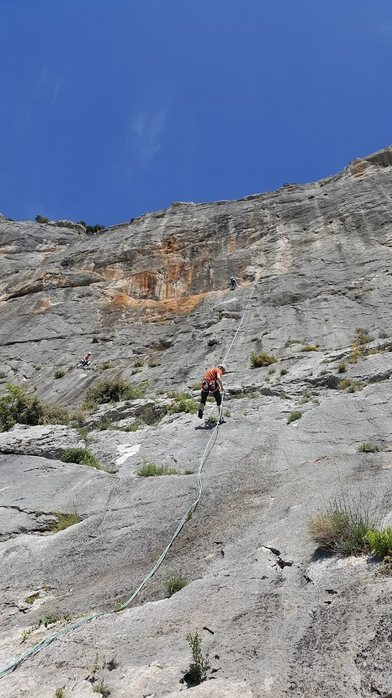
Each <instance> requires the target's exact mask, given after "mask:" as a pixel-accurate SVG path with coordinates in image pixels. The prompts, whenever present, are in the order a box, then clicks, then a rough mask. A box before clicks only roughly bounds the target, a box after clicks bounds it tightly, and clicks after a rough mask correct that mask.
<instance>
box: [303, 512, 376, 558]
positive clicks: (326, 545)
mask: <svg viewBox="0 0 392 698" xmlns="http://www.w3.org/2000/svg"><path fill="white" fill-rule="evenodd" d="M308 529H309V533H310V536H311V538H312V539H313V540H314V541H315V543H317V544H318V546H319V547H320V548H321V549H322V550H324V551H326V552H332V553H338V554H340V555H344V556H348V555H360V554H361V553H363V552H365V551H366V549H368V543H367V540H366V534H367V532H368V530H369V522H368V517H367V515H364V514H361V513H360V512H353V511H350V510H346V509H344V508H343V507H341V506H339V505H336V507H334V508H332V509H331V510H330V511H327V512H325V513H321V512H318V513H316V514H314V515H313V516H312V517H311V519H310V521H309V525H308Z"/></svg>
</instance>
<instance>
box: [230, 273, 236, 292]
mask: <svg viewBox="0 0 392 698" xmlns="http://www.w3.org/2000/svg"><path fill="white" fill-rule="evenodd" d="M230 288H231V290H232V291H234V289H235V288H237V279H236V278H235V276H233V275H231V277H230Z"/></svg>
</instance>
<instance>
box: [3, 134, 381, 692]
mask: <svg viewBox="0 0 392 698" xmlns="http://www.w3.org/2000/svg"><path fill="white" fill-rule="evenodd" d="M391 184H392V148H387V149H386V150H384V151H381V152H380V153H375V154H373V155H371V156H369V157H368V158H364V159H360V160H355V161H354V162H353V163H351V164H350V165H349V166H348V167H347V169H346V170H345V171H344V172H342V173H339V174H338V175H336V176H333V177H330V178H328V179H325V180H322V181H320V182H317V183H313V184H308V185H294V184H293V185H286V186H284V187H283V188H281V189H280V190H279V191H277V192H268V193H265V194H257V195H254V196H249V197H247V198H245V199H243V200H241V201H235V202H231V201H223V202H215V203H212V204H197V205H196V204H185V203H177V204H173V205H172V206H171V207H170V208H169V209H168V210H166V211H160V212H157V213H152V214H147V215H145V216H141V217H140V218H139V219H136V220H135V221H133V222H132V223H124V224H121V225H118V226H114V227H112V228H109V229H107V230H105V231H102V232H101V233H99V234H97V235H93V236H92V235H88V234H87V233H86V232H85V231H84V230H75V229H72V228H69V227H63V228H60V227H53V226H49V225H47V224H38V223H33V222H30V221H24V222H20V223H19V222H12V221H8V220H6V219H4V218H2V217H0V272H1V273H0V320H1V323H0V356H1V366H0V375H1V376H2V377H1V379H0V386H2V389H3V390H4V387H5V384H6V383H7V382H11V383H16V384H20V385H24V386H26V389H27V391H28V393H29V394H30V393H31V394H33V393H36V394H38V395H39V396H40V397H42V399H44V400H47V401H49V402H51V403H60V404H62V405H67V406H69V407H70V408H71V409H75V408H77V407H79V406H80V405H81V404H82V402H83V400H84V397H85V394H86V390H87V389H88V388H89V387H94V386H96V385H97V384H98V383H99V382H101V381H102V380H104V379H108V380H114V379H117V378H122V379H124V380H127V381H129V382H130V383H131V384H132V385H135V386H137V385H140V384H143V385H144V387H145V390H146V397H145V398H144V399H138V400H135V401H132V400H131V401H125V402H124V401H123V402H121V403H118V404H116V405H107V406H101V407H100V408H99V410H98V411H97V412H94V413H93V414H92V415H90V416H86V418H85V420H86V424H85V429H84V431H83V430H82V431H81V430H80V428H79V426H78V424H77V423H72V424H71V425H69V426H62V425H44V426H32V427H26V426H17V427H15V428H13V429H12V430H11V431H9V432H3V433H1V434H0V585H1V590H2V593H1V598H0V619H1V623H0V671H1V670H2V669H4V668H5V667H6V666H8V664H10V663H11V662H13V661H15V660H17V659H18V658H19V657H21V656H22V655H23V654H24V653H25V652H28V651H29V650H30V649H31V648H33V647H34V646H35V645H36V644H37V643H38V642H39V641H40V640H41V639H43V638H45V637H48V636H50V635H52V634H53V633H55V632H58V631H59V630H61V629H63V628H66V627H69V626H70V625H71V624H72V623H73V622H77V621H78V620H79V619H81V618H83V617H84V616H88V615H89V614H91V613H94V612H95V611H112V610H115V609H116V608H117V607H116V603H117V604H118V603H119V604H123V603H124V602H125V601H126V600H127V599H129V598H130V596H131V594H132V593H133V592H134V591H135V589H137V587H138V586H139V585H140V583H141V582H142V580H143V579H144V578H145V577H146V575H147V574H148V573H149V571H150V570H152V569H153V567H154V565H155V563H156V561H157V560H158V559H159V557H160V555H161V553H162V551H163V550H164V549H165V547H166V546H167V544H168V542H169V541H170V539H171V537H172V534H173V533H174V531H175V530H176V528H177V526H178V524H179V522H180V521H181V519H182V517H183V516H184V515H185V514H186V512H187V510H188V509H189V507H190V506H191V505H192V503H193V502H194V501H195V497H196V493H197V471H198V469H199V467H200V464H201V463H202V462H203V460H204V456H205V454H206V448H208V443H209V439H212V441H213V448H212V450H211V452H209V455H208V458H207V459H206V462H205V464H204V469H203V475H202V484H203V490H202V496H201V500H200V503H199V505H198V507H197V508H196V510H195V512H194V513H193V515H192V516H191V517H189V518H188V520H187V522H186V524H185V526H184V527H183V529H182V531H181V533H180V535H179V536H178V538H176V540H175V541H174V543H173V545H172V547H171V548H170V550H169V552H168V555H167V557H166V558H165V561H164V562H163V564H162V565H161V567H160V568H159V569H158V571H157V572H156V573H155V574H154V576H153V577H152V578H151V579H150V580H149V581H148V583H147V584H146V585H145V586H144V587H143V588H142V590H141V592H140V593H139V595H138V596H137V598H136V599H135V601H133V603H132V604H130V605H129V606H127V608H125V609H124V610H121V611H120V612H117V613H107V614H105V615H102V616H100V617H97V618H94V619H92V620H91V621H90V622H88V623H85V624H83V625H81V626H80V627H78V628H75V629H73V630H72V631H70V632H69V633H67V634H64V635H62V636H61V637H60V638H59V639H58V640H56V641H54V642H53V643H52V644H50V645H49V646H47V647H45V649H43V650H42V651H41V652H39V653H38V654H36V655H35V656H33V657H31V658H29V659H28V660H27V661H26V662H25V663H23V664H22V665H21V666H20V667H19V668H18V669H17V670H16V671H15V672H13V673H9V674H8V675H7V676H6V677H5V678H3V679H1V680H0V694H1V691H4V695H7V696H10V697H11V698H19V697H20V698H22V697H25V696H26V697H27V696H31V695H34V696H35V695H37V696H38V695H39V696H40V698H53V696H54V694H55V690H56V688H60V687H63V688H64V694H65V696H66V697H68V696H71V695H73V696H77V697H78V698H82V697H83V696H91V695H93V689H94V687H96V686H97V685H98V683H99V682H100V681H101V680H103V681H104V684H105V685H107V686H108V688H109V690H110V691H111V695H113V696H116V697H117V696H118V697H120V698H125V697H127V698H129V696H130V695H132V696H133V698H142V697H143V698H147V696H148V697H149V698H158V697H159V698H177V696H179V695H180V693H181V692H184V691H187V690H191V691H192V695H194V696H195V697H196V696H199V697H200V698H203V697H207V696H208V698H237V696H238V697H239V696H240V695H241V696H243V697H244V698H262V697H264V696H270V697H271V698H281V697H282V696H293V697H295V698H297V697H298V698H300V697H301V698H302V696H314V697H315V698H316V697H317V698H332V697H335V696H337V695H344V696H346V697H347V698H354V697H358V696H363V697H371V696H374V695H381V696H385V695H386V694H387V693H388V692H390V691H391V689H392V671H391V662H390V656H391V648H392V647H391V643H392V640H391V634H390V623H391V614H392V577H391V576H384V575H381V574H380V573H379V571H380V561H379V560H377V559H376V558H374V556H372V555H370V554H368V555H362V556H357V557H355V556H349V557H347V558H343V557H339V556H325V555H321V554H320V553H319V551H318V550H317V546H316V544H315V543H314V541H313V540H312V539H311V537H310V535H309V532H308V523H309V519H310V517H311V516H312V515H313V514H314V513H315V512H317V511H325V510H326V509H328V507H331V506H334V504H335V505H336V503H338V504H339V505H342V503H343V505H344V506H349V507H351V508H352V509H354V510H355V511H358V512H360V513H361V514H362V515H364V516H365V515H366V516H369V520H371V521H372V523H373V524H374V525H376V526H379V527H385V526H387V525H392V505H391V495H392V485H391V477H390V473H391V467H392V458H391V449H392V430H391V416H392V415H391V401H390V376H391V374H392V352H391V348H392V321H391V312H390V300H391V298H390V294H391V292H390V277H391V274H392V258H391V246H392V217H391V213H392V200H391V194H390V192H391ZM232 273H234V274H235V275H236V276H237V278H238V279H239V286H238V288H237V289H236V290H235V291H230V290H229V288H228V281H229V277H230V275H231V274H232ZM358 328H362V329H363V330H366V333H367V335H368V337H369V341H367V342H366V346H365V347H361V351H359V354H358V355H356V354H355V352H356V350H357V349H358V345H357V344H355V341H356V336H358V335H356V331H357V330H358ZM362 350H363V351H362ZM86 351H91V353H92V363H91V366H90V367H89V368H87V369H76V365H77V363H78V361H79V359H80V357H81V356H82V355H83V354H84V353H86ZM260 352H268V353H269V354H271V355H272V356H273V357H274V358H275V359H276V362H275V363H273V364H271V365H270V366H268V367H264V368H252V364H251V360H250V356H251V354H252V353H256V354H258V353H260ZM223 357H225V359H226V363H227V365H228V369H229V370H228V373H227V375H226V376H225V386H226V393H225V400H224V411H225V412H226V419H227V423H226V424H223V425H222V426H221V427H219V430H217V431H216V432H214V431H211V430H210V429H209V428H206V427H205V425H204V422H203V423H202V422H200V420H198V418H197V416H196V415H195V414H192V413H185V412H174V411H173V409H174V407H175V397H173V394H174V393H180V392H183V391H187V392H188V393H189V395H190V396H191V399H192V400H193V401H194V403H195V404H196V403H197V402H198V399H199V396H198V390H197V389H196V388H197V385H198V384H199V383H200V381H201V379H202V378H203V375H204V372H205V369H206V368H207V367H208V366H210V365H212V364H215V363H216V362H217V361H219V360H222V358H223ZM355 358H356V362H353V363H352V362H351V361H353V360H354V359H355ZM342 364H344V365H345V369H344V371H342V372H339V371H341V368H342ZM59 373H61V374H62V375H59ZM343 379H346V384H343V385H342V384H341V381H342V380H343ZM293 412H300V413H301V414H302V416H301V418H300V419H298V420H297V421H293V422H291V423H289V418H290V415H291V414H292V413H293ZM214 413H215V407H214V404H213V403H211V405H209V406H208V407H207V415H208V414H214ZM136 423H137V425H138V429H137V430H136V431H129V430H128V431H127V430H125V429H129V428H133V427H134V426H135V424H136ZM103 427H104V428H103ZM87 432H88V433H87ZM364 442H371V443H372V444H374V445H376V446H377V448H378V449H379V450H378V451H376V452H374V453H361V452H359V451H358V450H357V449H358V446H360V445H361V444H362V443H364ZM75 446H77V447H86V448H88V449H89V450H90V451H91V452H92V453H93V454H94V455H95V457H96V458H97V460H98V462H99V464H100V466H101V467H102V470H96V469H93V468H91V467H88V466H85V465H79V464H76V463H64V462H62V461H61V460H60V459H61V456H62V453H63V452H64V450H66V449H67V448H71V447H75ZM145 463H153V464H156V465H160V466H165V467H166V468H167V469H175V470H176V472H177V474H175V475H174V474H173V475H170V476H169V475H166V476H160V477H159V476H156V477H140V476H138V471H139V468H140V467H141V466H142V465H143V464H145ZM72 511H77V513H78V514H79V517H80V521H79V523H77V524H75V525H73V526H70V527H69V528H67V529H65V530H63V531H60V532H58V533H54V532H53V524H54V523H55V522H56V521H57V520H58V518H59V515H60V514H61V513H71V512H72ZM180 574H181V575H182V576H183V577H185V578H186V579H187V581H188V584H187V586H186V587H185V588H184V589H182V590H181V591H180V592H178V593H176V594H174V595H173V596H171V597H169V596H168V594H167V589H166V582H167V580H168V578H169V577H170V576H171V575H180ZM48 619H49V620H48ZM51 620H52V621H53V622H51ZM40 621H41V623H40ZM42 621H44V622H46V624H47V625H48V627H47V628H45V624H44V623H43V622H42ZM196 630H198V631H199V632H200V635H201V638H202V648H203V651H205V652H207V651H208V652H209V656H210V664H211V668H210V670H209V672H208V679H207V681H205V682H204V683H203V684H201V685H200V686H198V687H194V688H192V689H188V688H187V685H186V683H184V682H183V681H182V680H183V677H184V675H185V674H186V672H187V670H188V668H189V664H190V660H191V656H190V650H189V647H188V644H187V641H186V636H187V634H188V633H194V632H195V631H196ZM114 657H115V658H116V660H117V662H118V667H117V668H116V669H113V670H112V671H110V670H109V668H108V662H109V660H110V659H112V658H114ZM181 681H182V682H181Z"/></svg>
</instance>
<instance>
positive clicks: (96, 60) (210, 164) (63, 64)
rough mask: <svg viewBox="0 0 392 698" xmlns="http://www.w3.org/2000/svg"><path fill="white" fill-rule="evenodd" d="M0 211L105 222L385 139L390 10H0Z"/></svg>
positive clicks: (15, 3)
mask: <svg viewBox="0 0 392 698" xmlns="http://www.w3.org/2000/svg"><path fill="white" fill-rule="evenodd" d="M0 23H1V43H0V90H1V92H0V94H1V99H0V212H1V213H3V215H5V216H10V217H12V218H15V219H18V220H21V219H34V217H35V215H36V214H38V213H39V214H41V215H43V216H48V217H49V218H51V219H60V218H69V219H71V220H75V221H77V220H84V221H86V222H87V223H89V224H95V223H99V224H102V225H113V224H115V223H119V222H123V221H126V220H128V219H129V218H131V217H137V216H138V215H140V214H142V213H145V212H147V211H154V210H158V209H161V208H165V207H167V206H169V205H170V204H171V203H172V202H173V201H195V202H201V201H214V200H217V199H236V198H240V197H242V196H247V195H249V194H254V193H257V192H262V191H268V190H272V189H277V188H278V187H280V186H281V185H282V184H283V183H285V182H310V181H315V180H317V179H320V178H322V177H326V176H328V175H330V174H334V173H335V172H338V171H339V170H341V169H343V168H344V167H345V166H346V165H347V164H348V162H349V161H350V160H353V159H354V158H356V157H360V156H364V155H368V154H370V153H371V152H374V151H375V150H379V149H381V148H384V147H386V146H387V145H390V144H391V143H392V135H391V129H392V118H391V117H392V91H391V86H390V76H391V67H392V2H391V0H0Z"/></svg>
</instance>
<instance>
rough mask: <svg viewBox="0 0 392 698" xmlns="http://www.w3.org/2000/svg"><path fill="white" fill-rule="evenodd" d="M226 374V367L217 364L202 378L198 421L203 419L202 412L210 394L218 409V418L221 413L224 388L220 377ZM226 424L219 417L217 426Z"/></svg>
mask: <svg viewBox="0 0 392 698" xmlns="http://www.w3.org/2000/svg"><path fill="white" fill-rule="evenodd" d="M224 373H226V366H225V364H218V365H217V367H216V368H209V369H208V371H207V373H206V375H205V376H204V380H203V382H202V384H201V397H200V405H199V411H198V413H197V416H198V417H199V419H202V417H203V411H204V408H205V406H206V402H207V398H208V394H209V393H212V394H213V396H214V398H215V402H216V406H217V408H218V418H219V415H220V413H221V409H220V407H221V404H222V395H221V393H223V391H224V388H223V383H222V376H223V374H224ZM225 422H226V420H225V418H224V417H222V416H221V417H220V419H219V424H224V423H225Z"/></svg>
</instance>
